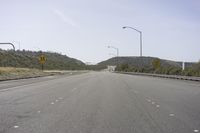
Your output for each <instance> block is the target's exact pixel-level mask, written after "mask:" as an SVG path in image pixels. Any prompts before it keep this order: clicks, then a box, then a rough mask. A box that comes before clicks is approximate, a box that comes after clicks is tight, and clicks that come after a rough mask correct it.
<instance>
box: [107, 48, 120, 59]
mask: <svg viewBox="0 0 200 133" xmlns="http://www.w3.org/2000/svg"><path fill="white" fill-rule="evenodd" d="M108 48H113V49H115V50H116V51H117V57H118V56H119V49H118V48H116V47H113V46H108Z"/></svg>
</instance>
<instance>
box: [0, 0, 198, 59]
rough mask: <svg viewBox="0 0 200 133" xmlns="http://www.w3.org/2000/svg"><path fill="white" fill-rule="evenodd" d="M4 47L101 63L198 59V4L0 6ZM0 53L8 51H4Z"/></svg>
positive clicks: (59, 0)
mask: <svg viewBox="0 0 200 133" xmlns="http://www.w3.org/2000/svg"><path fill="white" fill-rule="evenodd" d="M0 4H1V8H0V17H1V18H0V19H1V21H0V42H13V43H14V44H15V46H16V48H17V49H19V42H20V47H21V49H26V50H37V51H38V50H43V51H54V52H59V53H62V54H66V55H67V56H69V57H73V58H77V59H80V60H82V61H83V62H93V63H97V62H99V61H103V60H106V59H108V58H110V57H112V56H111V55H109V53H111V54H115V53H116V51H115V50H114V49H108V48H107V46H108V45H111V46H114V47H117V48H119V55H120V56H138V55H139V34H138V33H137V32H135V31H134V30H131V29H122V27H123V26H131V27H134V28H137V29H138V30H141V31H142V32H143V55H144V56H153V57H159V58H163V59H169V60H176V61H198V60H199V59H200V1H199V0H0ZM0 48H3V49H7V48H8V47H6V46H0Z"/></svg>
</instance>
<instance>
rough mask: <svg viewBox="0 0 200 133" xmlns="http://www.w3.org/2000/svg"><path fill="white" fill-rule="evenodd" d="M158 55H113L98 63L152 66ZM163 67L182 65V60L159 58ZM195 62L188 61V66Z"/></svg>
mask: <svg viewBox="0 0 200 133" xmlns="http://www.w3.org/2000/svg"><path fill="white" fill-rule="evenodd" d="M155 59H159V58H156V57H145V56H143V57H138V56H124V57H123V56H119V57H113V58H110V59H108V60H106V61H102V62H100V63H98V65H102V66H107V65H117V64H128V65H131V66H134V67H136V68H144V67H152V62H153V61H154V60H155ZM159 60H160V62H161V66H162V67H178V68H181V67H182V62H176V61H171V60H165V59H159ZM193 64H194V63H192V62H186V63H185V66H186V67H191V66H192V65H193Z"/></svg>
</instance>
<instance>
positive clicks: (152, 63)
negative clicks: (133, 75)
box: [98, 56, 200, 76]
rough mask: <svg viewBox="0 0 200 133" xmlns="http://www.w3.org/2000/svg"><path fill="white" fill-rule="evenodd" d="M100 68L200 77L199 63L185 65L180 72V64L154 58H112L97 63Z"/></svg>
mask: <svg viewBox="0 0 200 133" xmlns="http://www.w3.org/2000/svg"><path fill="white" fill-rule="evenodd" d="M98 65H100V66H104V68H106V66H108V65H116V66H117V67H116V71H125V72H145V73H158V74H170V75H187V76H200V73H199V72H200V63H192V62H186V63H185V70H184V71H182V62H176V61H171V60H164V59H159V58H156V57H144V56H143V57H136V56H133V57H113V58H110V59H108V60H106V61H103V62H100V63H98Z"/></svg>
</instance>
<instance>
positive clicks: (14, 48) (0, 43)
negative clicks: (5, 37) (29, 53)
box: [0, 42, 15, 51]
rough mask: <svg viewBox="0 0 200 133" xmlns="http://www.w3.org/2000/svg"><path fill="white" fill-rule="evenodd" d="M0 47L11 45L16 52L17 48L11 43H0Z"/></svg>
mask: <svg viewBox="0 0 200 133" xmlns="http://www.w3.org/2000/svg"><path fill="white" fill-rule="evenodd" d="M0 45H11V46H12V47H13V50H14V51H15V46H14V45H13V44H12V43H10V42H5V43H0Z"/></svg>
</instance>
